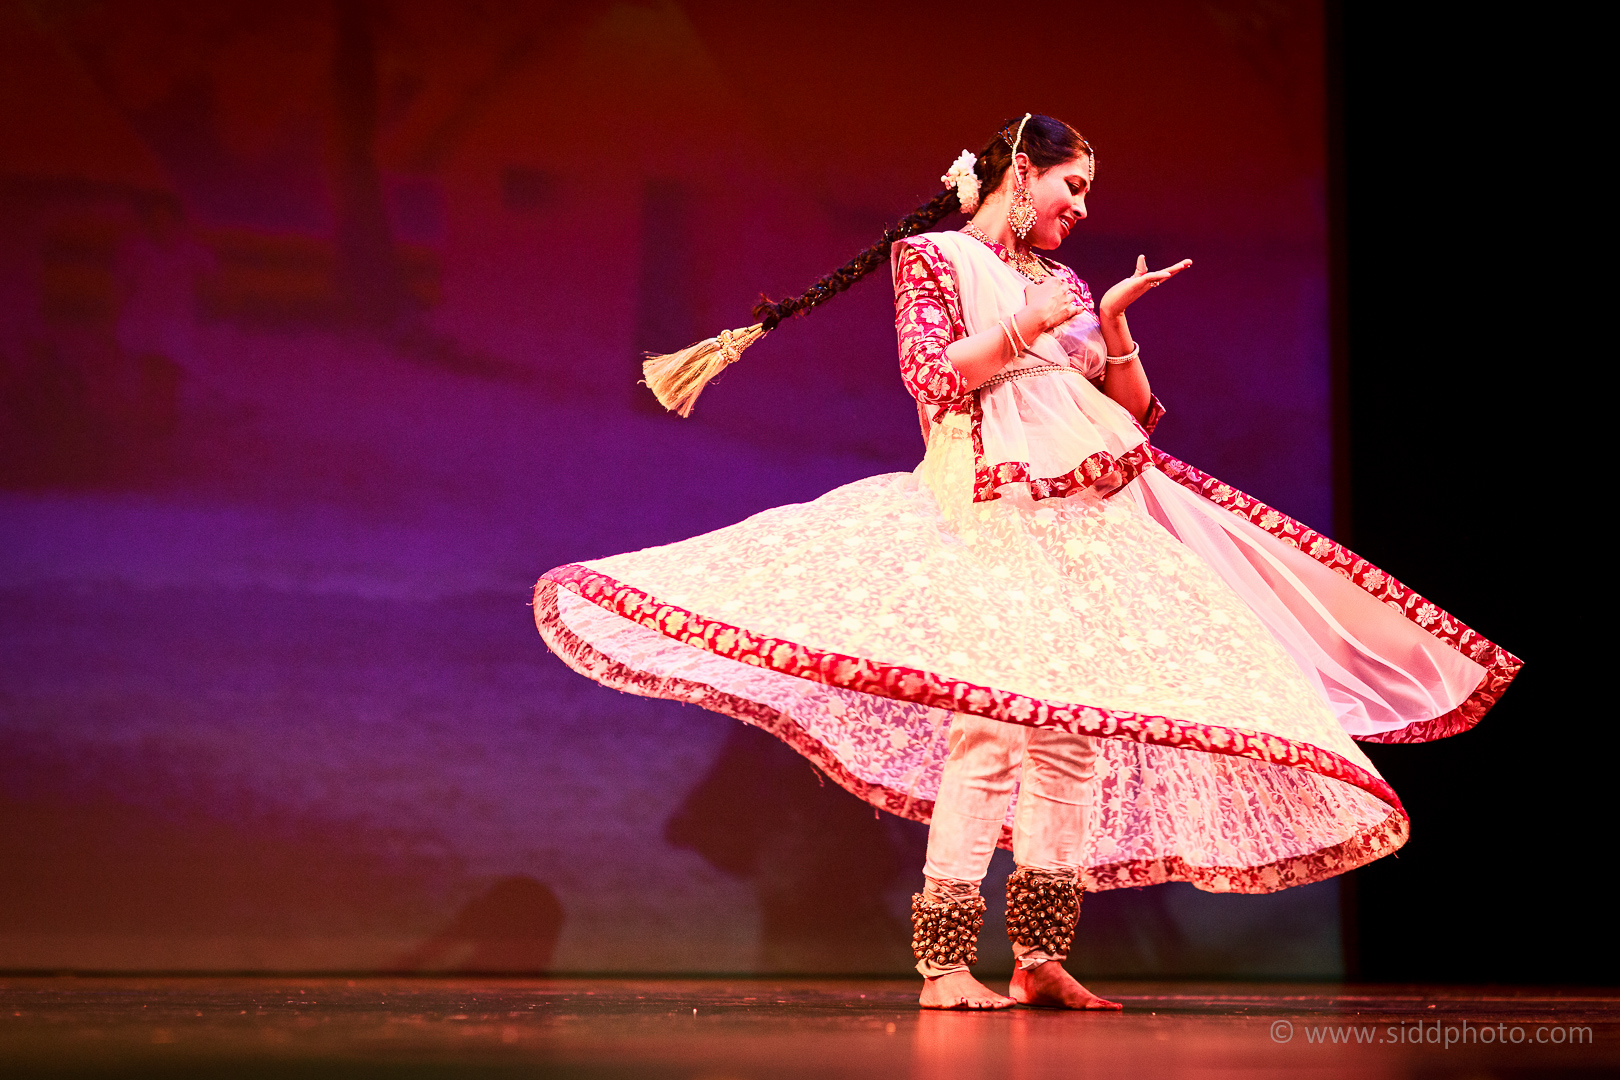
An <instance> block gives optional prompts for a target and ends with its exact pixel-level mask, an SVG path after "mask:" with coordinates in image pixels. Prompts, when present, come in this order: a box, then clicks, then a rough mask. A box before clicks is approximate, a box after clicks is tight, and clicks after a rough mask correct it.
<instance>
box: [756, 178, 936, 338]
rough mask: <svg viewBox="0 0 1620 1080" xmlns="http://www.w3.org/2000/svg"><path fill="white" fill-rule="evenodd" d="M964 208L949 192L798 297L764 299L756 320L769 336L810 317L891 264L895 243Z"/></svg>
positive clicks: (916, 211)
mask: <svg viewBox="0 0 1620 1080" xmlns="http://www.w3.org/2000/svg"><path fill="white" fill-rule="evenodd" d="M961 208H962V204H961V202H960V201H959V200H958V198H957V195H956V189H955V188H954V187H952V188H946V189H945V190H944V191H941V192H940V193H939V194H938V195H935V196H934V197H933V198H932V199H929V200H928V201H927V202H925V203H923V204H922V205H921V206H919V207H917V209H915V210H913V211H912V212H911V213H909V214H907V215H906V216H905V217H903V218H901V219H900V222H899V224H897V225H894V226H891V227H890V228H887V229H885V230H883V235H882V236H881V237H879V238H878V242H877V243H875V244H873V245H872V246H871V247H869V248H867V249H866V250H865V251H862V252H861V253H860V254H858V255H856V256H855V257H854V258H853V259H851V260H849V262H847V263H845V264H844V265H843V266H840V267H839V268H838V269H836V270H834V271H833V272H832V273H830V274H828V275H827V276H826V277H824V278H821V279H820V280H819V281H817V282H816V283H815V284H814V285H812V286H810V287H809V288H808V289H806V290H804V292H802V293H800V294H799V295H798V296H790V297H788V298H787V299H786V300H776V301H772V300H768V299H765V298H761V299H760V302H759V303H757V304H755V305H754V318H756V319H758V320H759V324H760V326H762V327H764V328H765V330H766V331H767V332H769V331H771V330H775V329H776V327H777V324H778V323H780V322H781V321H782V320H783V319H791V318H792V317H793V316H795V315H806V314H808V313H809V312H810V310H811V309H812V308H814V307H815V306H816V305H817V304H822V303H825V302H826V301H828V300H830V299H832V298H833V297H834V296H837V295H838V294H839V293H841V292H843V291H844V290H845V289H847V288H849V287H850V286H851V285H853V284H855V283H856V282H857V281H859V280H861V278H863V277H865V276H866V275H867V274H870V273H871V272H872V271H873V270H876V269H877V268H878V267H879V266H883V265H884V264H886V263H887V262H888V261H889V249H890V248H892V247H893V246H894V244H895V241H897V240H904V239H905V238H906V237H908V236H916V235H917V234H918V233H920V232H927V231H928V230H929V229H931V228H933V227H934V226H935V225H938V224H939V223H940V222H941V221H942V220H944V218H945V216H946V215H947V214H950V213H954V212H955V211H957V210H960V209H961Z"/></svg>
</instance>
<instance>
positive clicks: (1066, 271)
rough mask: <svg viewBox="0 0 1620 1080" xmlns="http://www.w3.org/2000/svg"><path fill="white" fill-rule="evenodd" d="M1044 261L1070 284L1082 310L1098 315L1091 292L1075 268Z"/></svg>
mask: <svg viewBox="0 0 1620 1080" xmlns="http://www.w3.org/2000/svg"><path fill="white" fill-rule="evenodd" d="M1042 261H1043V262H1045V263H1046V265H1048V266H1050V267H1051V268H1052V269H1054V270H1056V271H1057V272H1058V274H1059V275H1060V276H1061V277H1062V278H1063V280H1064V282H1066V283H1067V284H1068V286H1069V292H1070V293H1071V294H1073V296H1074V301H1075V303H1077V304H1079V305H1080V310H1081V311H1084V312H1086V313H1087V314H1089V315H1092V316H1095V315H1096V314H1097V305H1095V304H1093V303H1092V302H1091V290H1090V289H1089V288H1087V286H1086V283H1085V282H1084V281H1081V280H1080V275H1079V274H1077V273H1075V272H1074V267H1072V266H1067V265H1065V264H1063V263H1060V262H1053V261H1052V260H1051V259H1043V260H1042Z"/></svg>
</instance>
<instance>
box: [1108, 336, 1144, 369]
mask: <svg viewBox="0 0 1620 1080" xmlns="http://www.w3.org/2000/svg"><path fill="white" fill-rule="evenodd" d="M1103 359H1104V360H1106V361H1108V362H1109V363H1110V364H1128V363H1130V362H1131V361H1132V360H1140V359H1142V343H1141V342H1140V341H1137V342H1133V343H1132V344H1131V351H1130V352H1128V353H1126V354H1125V355H1124V356H1108V355H1106V354H1105V355H1104V356H1103Z"/></svg>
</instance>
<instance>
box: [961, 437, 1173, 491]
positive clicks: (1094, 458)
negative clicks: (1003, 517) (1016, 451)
mask: <svg viewBox="0 0 1620 1080" xmlns="http://www.w3.org/2000/svg"><path fill="white" fill-rule="evenodd" d="M973 453H974V456H975V457H977V458H978V459H979V463H977V464H975V465H974V468H973V501H974V502H990V501H991V500H993V499H999V498H1001V493H1000V492H999V491H998V490H997V489H998V488H999V487H1001V485H1002V484H1028V485H1029V496H1030V498H1032V499H1036V500H1040V499H1062V498H1065V497H1067V496H1069V495H1074V494H1076V493H1077V492H1081V491H1084V490H1085V489H1086V488H1089V487H1095V486H1096V485H1097V483H1098V481H1100V480H1102V479H1103V478H1105V477H1107V476H1110V475H1112V474H1115V473H1117V474H1119V477H1120V481H1119V483H1118V484H1115V485H1114V486H1113V487H1111V488H1109V489H1108V490H1107V491H1106V492H1104V493H1103V496H1104V497H1105V498H1111V497H1113V496H1114V495H1117V494H1118V493H1119V492H1120V491H1121V490H1122V489H1123V488H1124V487H1125V485H1126V484H1128V483H1130V482H1131V481H1132V480H1135V479H1136V478H1137V477H1138V476H1140V475H1142V470H1143V469H1151V468H1153V459H1152V457H1151V456H1150V455H1149V453H1148V447H1147V444H1146V443H1143V444H1142V445H1141V446H1138V447H1135V448H1133V449H1130V450H1127V451H1126V452H1125V453H1124V454H1123V455H1121V456H1120V457H1117V458H1116V457H1115V456H1114V455H1113V454H1110V453H1108V452H1107V451H1106V450H1099V451H1098V452H1097V453H1095V454H1092V455H1091V456H1090V457H1088V458H1086V459H1085V460H1084V461H1082V462H1081V463H1080V464H1079V465H1078V466H1076V467H1075V468H1074V470H1073V471H1071V472H1066V473H1064V474H1063V475H1062V476H1046V477H1032V476H1030V474H1029V462H1027V461H1004V462H1002V463H1000V464H999V465H985V464H983V461H984V447H983V440H982V439H981V438H980V437H979V427H978V424H974V426H973Z"/></svg>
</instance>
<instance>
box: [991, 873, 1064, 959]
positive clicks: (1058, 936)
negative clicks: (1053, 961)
mask: <svg viewBox="0 0 1620 1080" xmlns="http://www.w3.org/2000/svg"><path fill="white" fill-rule="evenodd" d="M1080 895H1081V888H1080V883H1079V881H1078V880H1076V877H1075V875H1074V874H1073V873H1072V872H1068V873H1061V872H1060V873H1054V872H1053V871H1050V870H1036V869H1033V868H1024V869H1019V870H1014V871H1013V872H1012V873H1011V874H1010V875H1008V877H1007V936H1008V937H1009V938H1011V939H1012V940H1013V942H1014V943H1015V944H1018V945H1024V946H1027V947H1029V948H1033V949H1039V950H1041V951H1042V952H1045V953H1049V954H1050V955H1052V956H1057V957H1062V956H1068V955H1069V946H1070V945H1072V944H1073V943H1074V924H1075V922H1076V921H1077V920H1078V919H1079V918H1080Z"/></svg>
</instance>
